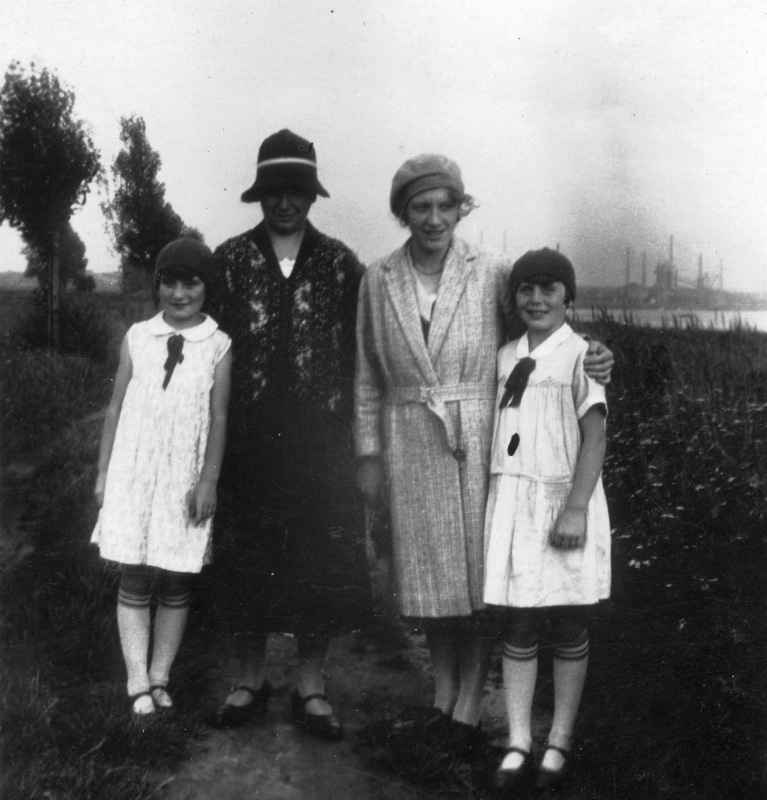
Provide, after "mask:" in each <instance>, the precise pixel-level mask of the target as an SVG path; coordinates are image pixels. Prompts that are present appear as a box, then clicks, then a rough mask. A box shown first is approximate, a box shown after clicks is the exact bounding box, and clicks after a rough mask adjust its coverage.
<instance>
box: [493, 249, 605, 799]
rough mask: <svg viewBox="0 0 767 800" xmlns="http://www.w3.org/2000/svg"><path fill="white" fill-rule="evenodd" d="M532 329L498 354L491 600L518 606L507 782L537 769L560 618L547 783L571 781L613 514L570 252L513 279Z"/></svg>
mask: <svg viewBox="0 0 767 800" xmlns="http://www.w3.org/2000/svg"><path fill="white" fill-rule="evenodd" d="M509 289H510V291H511V296H512V297H514V298H515V299H516V304H517V310H518V312H519V315H520V317H521V319H522V321H523V322H524V323H525V325H526V326H527V332H526V333H525V335H524V336H522V337H521V338H520V339H517V340H515V341H513V342H510V343H509V344H507V345H505V346H504V347H502V348H501V349H500V350H499V352H498V397H497V404H496V420H495V429H494V435H493V449H492V455H491V462H490V472H491V478H490V490H489V497H488V507H487V515H486V525H485V539H486V561H485V565H486V566H485V592H484V599H485V602H486V603H489V604H492V605H496V606H506V607H507V608H508V612H507V617H506V625H505V634H504V643H503V677H504V684H505V687H506V689H505V691H506V707H507V712H508V717H509V749H508V751H507V753H506V755H505V757H504V759H503V762H502V763H501V765H500V767H499V769H498V771H497V773H496V785H497V786H498V788H500V789H504V790H507V791H512V790H514V789H517V788H519V786H520V785H521V784H523V783H524V782H525V781H526V779H527V778H528V777H530V774H531V760H532V759H531V745H532V733H531V716H532V705H533V695H534V690H535V681H536V675H537V669H538V641H539V634H540V631H541V629H542V627H543V624H544V623H545V622H546V621H547V620H549V621H550V623H551V626H550V631H551V635H552V644H553V645H554V718H553V722H552V727H551V731H550V732H549V738H548V741H547V743H546V746H545V751H544V754H543V759H542V761H541V764H540V766H539V768H538V771H537V779H536V784H537V786H538V787H539V788H542V789H554V788H556V787H558V785H559V784H560V783H561V782H562V780H563V778H564V776H565V774H566V770H567V759H568V755H569V751H570V745H571V737H572V730H573V724H574V722H575V717H576V714H577V711H578V706H579V704H580V698H581V693H582V690H583V684H584V681H585V678H586V668H587V663H588V651H589V642H588V627H587V625H588V617H589V611H590V609H591V607H593V605H594V604H595V603H596V602H597V601H599V600H601V599H604V598H607V597H608V596H609V594H610V523H609V519H608V515H607V504H606V501H605V495H604V490H603V488H602V482H601V478H600V474H601V471H602V462H603V459H604V450H605V417H606V414H607V405H606V402H605V393H604V388H603V387H602V386H600V385H599V384H597V383H596V382H595V381H593V380H592V379H590V378H589V377H588V376H587V375H586V373H585V372H584V370H583V358H584V356H585V354H586V351H587V349H588V344H587V343H586V342H584V341H583V339H581V338H580V337H579V336H576V335H575V334H574V333H573V331H572V330H571V328H570V327H569V325H567V324H566V323H565V310H566V308H567V306H568V305H569V304H570V302H572V300H574V298H575V272H574V270H573V267H572V264H571V263H570V261H569V260H568V259H567V258H565V257H564V256H563V255H561V254H560V253H558V252H555V251H553V250H549V249H548V248H544V249H543V250H536V251H530V252H528V253H526V254H525V255H524V256H522V258H520V259H519V260H518V261H517V262H516V263H515V264H514V267H513V269H512V272H511V275H510V278H509Z"/></svg>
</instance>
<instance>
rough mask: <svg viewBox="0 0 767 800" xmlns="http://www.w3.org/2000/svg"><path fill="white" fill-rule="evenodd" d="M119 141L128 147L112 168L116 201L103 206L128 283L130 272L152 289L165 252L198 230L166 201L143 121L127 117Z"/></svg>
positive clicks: (158, 157) (158, 165)
mask: <svg viewBox="0 0 767 800" xmlns="http://www.w3.org/2000/svg"><path fill="white" fill-rule="evenodd" d="M120 141H121V142H122V143H123V149H122V150H121V151H120V152H119V153H118V154H117V157H116V158H115V160H114V164H113V165H112V177H113V179H114V183H115V187H116V188H115V191H114V198H113V199H112V200H110V201H108V202H106V203H102V205H101V208H102V210H103V212H104V215H105V216H106V219H107V232H108V233H109V234H110V235H111V237H112V240H113V242H114V246H115V249H116V250H117V252H118V253H119V254H120V255H121V257H122V258H121V263H122V266H123V280H124V282H125V283H128V284H129V283H130V280H129V276H128V274H127V273H128V272H129V271H131V270H133V271H138V272H139V273H140V274H142V275H143V276H144V284H145V285H147V284H148V280H149V278H150V276H151V275H152V270H153V269H154V262H155V259H156V258H157V254H158V253H159V252H160V250H162V248H163V247H165V245H166V244H168V242H172V241H173V240H174V239H177V238H178V237H179V236H182V235H185V231H187V230H191V231H194V230H195V229H193V228H186V226H185V225H184V223H183V221H182V219H181V217H179V215H178V214H177V213H176V212H175V211H174V210H173V206H171V204H170V203H168V202H166V200H165V185H164V184H163V183H160V181H158V180H157V175H158V173H159V171H160V167H161V165H162V162H161V160H160V156H159V154H158V153H157V152H156V151H155V150H153V149H152V147H151V146H150V144H149V140H148V139H147V135H146V124H145V123H144V120H143V119H142V118H141V117H138V116H130V117H123V118H122V119H121V120H120ZM196 233H197V234H198V235H200V236H201V234H199V231H197V232H196Z"/></svg>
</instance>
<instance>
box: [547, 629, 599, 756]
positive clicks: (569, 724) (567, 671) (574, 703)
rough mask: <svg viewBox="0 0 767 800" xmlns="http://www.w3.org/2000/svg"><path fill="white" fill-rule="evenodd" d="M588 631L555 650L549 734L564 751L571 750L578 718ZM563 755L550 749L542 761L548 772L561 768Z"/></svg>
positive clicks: (587, 650)
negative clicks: (552, 709)
mask: <svg viewBox="0 0 767 800" xmlns="http://www.w3.org/2000/svg"><path fill="white" fill-rule="evenodd" d="M588 654H589V639H588V631H586V630H584V631H583V633H582V635H581V636H580V637H579V638H578V639H577V640H575V641H574V642H569V643H567V644H560V645H557V647H556V648H555V650H554V719H553V721H552V723H551V731H550V732H549V742H550V743H551V744H555V745H557V746H558V747H562V748H564V749H565V750H569V749H570V744H571V740H572V733H573V727H574V725H575V718H576V716H577V714H578V707H579V706H580V702H581V695H582V694H583V686H584V684H585V683H586V672H587V669H588V661H589V659H588ZM561 764H562V755H561V754H560V753H557V752H556V751H555V750H554V751H552V750H549V751H548V752H547V753H546V754H545V756H544V760H543V766H545V767H546V768H548V769H559V768H560V766H561Z"/></svg>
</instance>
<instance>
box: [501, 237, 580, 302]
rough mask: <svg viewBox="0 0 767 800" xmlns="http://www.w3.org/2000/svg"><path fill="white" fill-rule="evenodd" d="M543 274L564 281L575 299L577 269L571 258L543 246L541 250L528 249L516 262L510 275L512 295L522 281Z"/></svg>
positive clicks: (515, 292)
mask: <svg viewBox="0 0 767 800" xmlns="http://www.w3.org/2000/svg"><path fill="white" fill-rule="evenodd" d="M541 275H545V276H546V277H549V278H553V279H554V280H556V281H561V282H562V283H564V285H565V288H566V289H569V290H570V296H571V297H572V299H573V300H575V270H574V269H573V265H572V263H571V262H570V259H569V258H567V257H566V256H563V255H562V253H560V252H559V251H558V250H552V249H551V248H549V247H543V248H541V249H540V250H528V251H527V252H526V253H525V254H524V255H523V256H521V257H520V258H518V259H517V260H516V261H515V262H514V266H513V267H512V268H511V275H509V290H510V291H511V296H512V297H514V296H515V295H516V294H517V289H518V288H519V284H520V283H522V281H527V280H530V278H535V277H538V276H541Z"/></svg>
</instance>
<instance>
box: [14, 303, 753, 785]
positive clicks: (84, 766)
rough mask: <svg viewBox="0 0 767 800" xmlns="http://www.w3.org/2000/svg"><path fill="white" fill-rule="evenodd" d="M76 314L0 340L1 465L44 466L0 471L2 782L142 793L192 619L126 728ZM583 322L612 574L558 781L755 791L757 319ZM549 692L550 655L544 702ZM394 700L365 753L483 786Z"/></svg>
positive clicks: (413, 776) (186, 688) (95, 399)
mask: <svg viewBox="0 0 767 800" xmlns="http://www.w3.org/2000/svg"><path fill="white" fill-rule="evenodd" d="M78 315H79V316H78ZM72 317H73V318H74V317H77V319H79V320H80V322H76V321H75V322H72V323H71V324H72V326H73V330H75V331H77V330H78V327H77V326H78V325H80V326H81V330H80V332H79V333H75V334H73V335H72V336H71V337H70V338H69V340H68V341H70V342H71V343H72V344H71V346H70V350H69V354H68V355H67V356H47V355H46V354H45V353H44V352H42V351H40V350H38V349H34V348H31V347H30V346H29V339H27V340H26V341H25V342H19V341H18V340H14V339H12V338H10V337H6V338H5V339H4V340H3V341H2V343H0V359H2V365H3V366H2V376H3V381H2V398H1V399H2V420H3V428H2V441H3V466H4V467H7V466H8V465H9V464H11V463H13V462H15V461H18V460H19V459H21V458H23V457H26V456H28V455H29V454H34V455H35V458H36V459H37V461H38V463H39V464H40V465H41V466H40V469H39V470H38V471H37V473H36V474H35V476H34V478H33V479H31V480H25V481H24V482H23V483H18V484H15V483H14V481H13V479H10V480H9V479H7V478H6V479H5V480H4V484H3V493H4V498H3V499H4V502H5V503H6V508H8V507H9V506H8V502H9V499H10V500H13V501H14V502H17V503H18V502H20V503H21V504H22V506H23V508H24V509H25V515H26V516H25V518H24V520H23V522H25V523H26V524H27V525H28V526H29V530H30V537H32V538H31V541H29V542H27V541H5V542H3V558H2V565H3V566H2V586H1V587H0V602H1V605H2V616H0V624H1V625H2V651H1V652H0V680H2V684H3V687H4V691H3V696H2V700H1V701H0V703H1V705H0V713H1V714H2V726H1V727H0V746H1V747H2V760H3V764H2V777H0V795H1V796H2V797H3V798H5V799H6V800H16V798H19V800H21V798H38V797H40V798H42V797H49V798H56V799H57V800H62V799H63V798H78V800H80V798H110V799H111V798H116V799H117V800H122V798H125V800H139V798H148V797H153V796H158V794H159V793H160V792H161V790H160V789H159V788H158V786H159V785H160V783H161V779H162V776H163V775H164V774H165V773H166V771H172V770H173V769H174V767H175V766H176V765H177V764H178V763H179V761H180V759H181V758H182V757H183V752H184V747H185V743H186V742H187V741H188V740H189V738H190V737H193V736H195V735H197V733H198V731H199V727H198V726H199V722H198V718H197V716H196V714H195V712H194V702H193V700H192V698H194V697H195V696H197V695H199V694H200V693H201V691H202V689H203V688H204V685H205V681H206V674H205V665H204V664H203V663H202V662H201V660H200V659H199V658H197V657H196V654H197V653H198V652H199V648H200V647H201V646H202V643H201V641H200V639H199V635H198V638H195V636H194V635H190V636H189V637H188V640H187V642H185V644H184V646H183V648H182V653H181V654H180V657H179V678H178V686H179V689H178V691H179V693H180V695H179V700H180V701H181V703H180V704H181V706H182V707H186V708H188V709H190V712H189V713H181V714H178V715H176V717H175V719H174V720H173V721H169V722H168V723H167V724H164V725H162V726H154V727H153V728H152V729H150V730H147V731H143V732H139V731H137V730H135V729H131V728H129V727H126V725H125V718H126V710H125V707H124V703H123V701H122V682H123V678H122V669H123V668H122V665H121V659H120V654H119V648H118V645H117V634H116V629H115V624H114V619H113V615H114V584H115V578H114V575H113V574H112V573H110V572H109V571H108V570H106V569H105V568H104V567H103V566H102V565H101V564H100V563H99V561H98V559H97V558H96V557H95V555H94V553H93V552H92V550H91V548H90V547H89V546H88V545H87V541H88V538H89V534H90V530H91V529H92V526H93V523H94V521H95V514H96V509H95V508H94V505H93V502H92V500H91V490H92V485H93V480H94V478H95V461H96V455H97V449H98V436H99V432H100V419H99V416H98V411H99V409H100V408H102V407H103V405H104V404H105V402H106V400H107V398H108V393H109V379H110V377H111V374H112V369H113V361H114V352H115V342H114V338H115V336H116V335H117V331H118V329H119V324H117V325H116V323H115V319H114V317H113V316H109V315H108V313H107V312H106V311H104V309H100V310H98V311H94V310H93V309H87V308H86V309H80V310H79V311H73V312H72ZM592 333H594V335H595V336H597V337H598V338H600V339H601V340H602V341H604V342H607V343H608V344H609V346H610V347H611V348H612V349H613V350H614V351H615V354H616V358H617V364H616V368H615V373H614V380H613V383H612V385H611V387H610V390H609V393H608V402H609V404H610V417H609V420H608V433H609V436H608V442H609V449H608V456H607V461H606V464H605V471H604V478H605V485H606V489H607V492H608V497H609V501H610V507H611V514H612V518H613V522H614V527H615V534H614V583H613V596H612V598H611V600H610V601H609V602H608V603H605V604H604V607H603V608H602V609H601V610H600V613H599V615H598V618H597V619H596V620H595V623H594V626H593V631H592V654H593V655H592V661H591V667H590V675H589V679H588V684H587V690H586V695H585V697H584V702H583V707H582V713H581V716H580V720H579V724H578V730H577V736H578V742H579V746H578V755H577V762H578V769H577V770H576V772H575V774H574V783H573V786H572V789H571V790H570V791H569V792H568V793H567V796H568V797H572V798H575V800H586V798H590V799H591V800H602V798H604V799H605V800H607V798H611V799H614V798H620V799H621V800H622V799H623V798H637V799H638V798H643V799H644V798H655V797H662V798H672V799H673V800H704V799H705V800H709V799H710V800H715V799H716V800H719V799H720V798H731V797H732V798H756V797H760V796H762V794H763V792H764V777H765V771H766V769H767V763H766V762H765V739H764V726H763V723H764V720H765V706H766V704H767V686H766V684H765V677H766V675H767V672H766V671H765V659H764V656H765V651H764V643H765V642H766V641H767V637H766V636H765V634H766V633H767V631H766V630H765V621H766V620H767V613H766V612H767V608H765V592H764V588H763V586H764V576H765V574H767V573H765V558H764V544H765V532H766V531H767V526H766V525H765V522H766V521H767V519H766V517H767V461H766V460H765V452H764V451H765V446H766V445H765V441H766V440H765V430H766V428H765V423H766V422H767V335H764V334H759V333H755V332H753V331H748V330H732V331H727V332H719V331H712V330H677V329H673V328H672V329H660V330H659V329H646V328H638V327H634V326H631V325H625V324H622V323H620V322H616V321H612V320H609V319H603V320H601V321H599V322H597V323H594V324H593V326H592ZM104 342H107V345H108V346H103V345H104ZM78 348H79V349H78ZM30 544H31V545H32V548H33V549H31V550H30V549H29V546H30ZM194 613H195V615H196V622H195V623H194V624H193V625H192V626H191V627H190V631H194V630H201V631H204V629H205V619H204V614H203V612H202V610H201V609H200V608H196V609H195V610H194ZM200 635H201V634H200ZM492 679H493V680H496V681H498V680H499V675H498V672H497V665H496V670H495V671H494V673H493V675H492ZM550 692H551V681H550V670H549V669H548V668H547V666H546V665H545V662H544V664H543V666H542V681H541V689H540V697H539V698H538V700H539V702H540V705H541V708H544V707H549V706H550ZM185 700H186V702H185ZM389 711H390V713H389V715H388V716H387V715H386V714H384V715H383V716H382V717H381V719H380V720H379V721H378V722H377V723H376V724H375V725H371V727H370V728H369V729H368V730H366V731H365V732H363V736H362V738H361V742H360V747H361V748H362V750H363V752H364V753H365V754H366V757H368V758H369V760H370V761H371V763H374V764H376V765H378V766H383V767H384V768H385V769H387V770H390V771H392V772H393V773H396V774H398V775H400V776H401V777H402V778H403V779H405V780H406V781H408V782H410V783H412V784H413V785H415V786H417V787H419V788H421V789H422V790H423V791H424V792H426V793H427V794H428V795H429V796H433V797H462V798H482V797H487V796H488V789H487V785H486V781H485V776H486V775H487V773H488V767H489V765H488V764H487V763H481V764H476V765H474V766H472V765H466V764H463V763H457V762H454V761H445V760H444V759H442V760H438V761H436V762H433V763H427V764H425V763H424V762H423V760H422V759H421V760H419V758H414V757H413V754H416V756H417V755H418V754H419V753H420V754H421V755H422V756H423V757H424V758H426V757H430V756H429V754H423V751H422V750H419V749H418V748H417V747H415V746H414V743H413V742H411V741H410V742H409V741H408V740H407V737H406V736H396V735H392V731H394V730H395V726H394V722H395V720H396V719H398V718H399V716H400V715H401V713H402V709H397V708H394V707H392V708H391V709H390V710H389ZM406 711H407V710H406ZM397 730H403V728H402V726H399V727H398V728H397ZM500 732H501V730H500V729H499V730H498V731H495V733H500ZM491 733H494V732H493V731H491ZM538 744H539V745H540V742H538ZM440 758H441V757H440ZM760 787H761V788H760Z"/></svg>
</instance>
